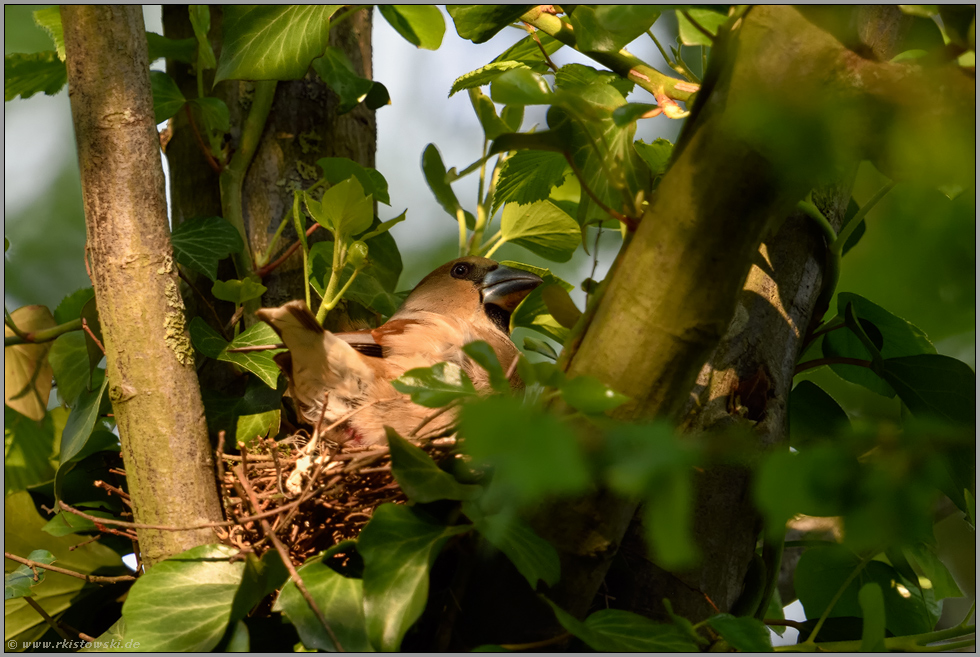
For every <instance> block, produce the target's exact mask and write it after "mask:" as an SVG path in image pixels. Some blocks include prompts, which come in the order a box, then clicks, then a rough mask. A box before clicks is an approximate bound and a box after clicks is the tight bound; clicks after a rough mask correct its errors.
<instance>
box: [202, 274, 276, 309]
mask: <svg viewBox="0 0 980 657" xmlns="http://www.w3.org/2000/svg"><path fill="white" fill-rule="evenodd" d="M265 290H266V287H265V286H264V285H262V284H261V283H258V282H256V280H253V279H252V278H243V279H241V280H238V279H232V280H230V281H217V280H216V281H215V282H214V285H212V286H211V294H213V295H214V296H215V298H216V299H221V300H222V301H230V302H231V303H234V304H236V305H240V304H243V303H245V302H246V301H251V300H252V299H258V298H259V297H261V296H262V295H263V294H265Z"/></svg>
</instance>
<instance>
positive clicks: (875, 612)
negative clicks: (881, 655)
mask: <svg viewBox="0 0 980 657" xmlns="http://www.w3.org/2000/svg"><path fill="white" fill-rule="evenodd" d="M858 602H859V603H860V605H861V612H862V614H861V617H862V619H863V623H862V626H861V652H888V649H887V648H886V647H885V598H884V596H883V595H882V593H881V587H880V586H878V585H877V584H875V583H874V582H868V583H867V584H865V585H864V586H862V587H861V590H860V591H858Z"/></svg>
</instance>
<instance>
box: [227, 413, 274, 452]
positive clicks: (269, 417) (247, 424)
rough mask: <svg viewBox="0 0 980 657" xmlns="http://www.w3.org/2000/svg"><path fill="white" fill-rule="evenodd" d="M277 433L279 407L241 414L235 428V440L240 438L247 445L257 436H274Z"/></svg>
mask: <svg viewBox="0 0 980 657" xmlns="http://www.w3.org/2000/svg"><path fill="white" fill-rule="evenodd" d="M277 433H279V409H276V410H273V411H265V412H264V413H256V414H254V415H241V416H239V418H238V426H237V427H236V428H235V440H240V441H242V442H244V443H245V444H246V445H247V444H249V441H252V440H254V439H255V438H257V437H258V438H265V437H266V436H271V437H274V436H275V435H276V434H277Z"/></svg>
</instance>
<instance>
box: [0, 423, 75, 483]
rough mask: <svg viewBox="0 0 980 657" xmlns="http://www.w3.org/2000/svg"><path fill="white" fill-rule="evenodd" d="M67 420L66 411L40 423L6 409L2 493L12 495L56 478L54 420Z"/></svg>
mask: <svg viewBox="0 0 980 657" xmlns="http://www.w3.org/2000/svg"><path fill="white" fill-rule="evenodd" d="M56 415H57V416H59V420H60V419H61V417H65V416H67V412H66V411H65V410H64V409H60V408H59V409H52V410H51V411H49V412H48V413H47V414H45V416H44V418H43V420H42V421H41V422H36V421H35V420H31V419H29V418H27V417H25V416H23V415H21V414H20V413H18V412H17V411H15V410H14V409H12V408H10V407H9V406H7V405H4V407H3V455H4V459H3V473H4V479H3V492H4V495H10V494H11V493H15V492H17V491H21V490H25V489H27V488H30V487H31V486H36V485H37V484H40V483H43V482H45V481H50V480H51V478H52V477H54V472H55V469H54V466H55V465H56V464H57V459H56V457H55V455H56V454H57V450H56V448H55V435H56V434H55V432H56V430H57V429H56V426H55V425H56V422H55V416H56Z"/></svg>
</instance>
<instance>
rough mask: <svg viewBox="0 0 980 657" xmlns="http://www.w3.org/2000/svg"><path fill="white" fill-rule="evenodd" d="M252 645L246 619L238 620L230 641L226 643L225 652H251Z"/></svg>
mask: <svg viewBox="0 0 980 657" xmlns="http://www.w3.org/2000/svg"><path fill="white" fill-rule="evenodd" d="M250 645H251V642H250V641H249V636H248V625H246V624H245V621H237V622H236V623H235V629H234V630H232V634H231V637H230V638H229V639H228V643H226V644H225V652H251V649H250V647H249V646H250Z"/></svg>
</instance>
